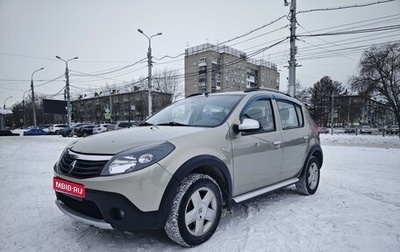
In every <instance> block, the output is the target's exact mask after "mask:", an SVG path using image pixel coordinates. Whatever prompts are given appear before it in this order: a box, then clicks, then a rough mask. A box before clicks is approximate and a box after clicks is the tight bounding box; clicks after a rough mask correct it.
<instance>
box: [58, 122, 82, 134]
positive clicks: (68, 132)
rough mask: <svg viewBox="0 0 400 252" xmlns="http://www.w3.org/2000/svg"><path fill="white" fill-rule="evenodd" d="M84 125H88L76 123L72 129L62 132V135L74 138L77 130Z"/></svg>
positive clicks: (62, 130)
mask: <svg viewBox="0 0 400 252" xmlns="http://www.w3.org/2000/svg"><path fill="white" fill-rule="evenodd" d="M83 125H87V123H75V124H72V125H71V127H65V128H63V129H61V130H60V135H62V136H63V137H72V136H74V134H75V130H76V129H77V128H79V127H81V126H83Z"/></svg>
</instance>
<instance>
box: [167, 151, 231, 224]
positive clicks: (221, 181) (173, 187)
mask: <svg viewBox="0 0 400 252" xmlns="http://www.w3.org/2000/svg"><path fill="white" fill-rule="evenodd" d="M191 173H201V174H207V175H209V176H210V177H212V178H213V179H214V180H215V181H216V182H217V183H218V185H219V187H220V189H221V192H222V197H223V200H224V204H225V205H226V206H227V207H229V206H230V204H231V202H230V199H231V198H232V180H231V175H230V172H229V169H228V167H227V166H226V165H225V164H224V162H223V161H222V160H220V159H219V158H217V157H214V156H211V155H200V156H196V157H193V158H191V159H189V160H188V161H186V162H185V163H184V164H183V165H182V166H181V167H179V169H178V170H177V171H176V172H175V173H174V174H173V176H172V179H171V180H170V182H169V183H168V186H167V188H166V190H165V191H164V195H163V198H162V200H161V205H160V210H161V211H162V213H163V214H162V215H161V216H162V217H161V218H162V220H161V221H166V219H167V217H168V214H169V209H170V208H171V204H172V201H173V199H174V197H175V194H176V191H177V189H178V187H179V186H180V184H181V182H182V181H183V179H184V178H185V177H187V176H188V175H189V174H191Z"/></svg>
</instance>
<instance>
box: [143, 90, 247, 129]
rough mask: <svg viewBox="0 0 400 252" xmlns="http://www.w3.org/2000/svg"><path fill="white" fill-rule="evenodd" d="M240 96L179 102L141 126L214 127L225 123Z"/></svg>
mask: <svg viewBox="0 0 400 252" xmlns="http://www.w3.org/2000/svg"><path fill="white" fill-rule="evenodd" d="M242 97H243V96H242V95H201V96H193V97H190V98H187V99H184V100H180V101H178V102H176V103H174V104H172V105H170V106H168V107H166V108H165V109H163V110H161V111H160V112H158V113H157V114H155V115H154V116H152V117H151V118H149V119H147V120H146V121H144V122H143V123H142V124H141V125H167V126H195V127H215V126H218V125H221V124H222V123H223V122H225V120H226V118H227V117H228V115H229V114H230V113H231V111H232V110H233V109H234V108H235V106H236V105H237V103H238V102H239V101H240V99H241V98H242Z"/></svg>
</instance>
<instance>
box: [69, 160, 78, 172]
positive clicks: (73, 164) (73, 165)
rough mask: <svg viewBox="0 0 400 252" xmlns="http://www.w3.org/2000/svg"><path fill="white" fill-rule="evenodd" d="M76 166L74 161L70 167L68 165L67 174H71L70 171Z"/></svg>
mask: <svg viewBox="0 0 400 252" xmlns="http://www.w3.org/2000/svg"><path fill="white" fill-rule="evenodd" d="M75 165H76V160H74V161H73V162H72V163H71V164H70V165H69V172H68V174H71V172H72V170H73V169H75Z"/></svg>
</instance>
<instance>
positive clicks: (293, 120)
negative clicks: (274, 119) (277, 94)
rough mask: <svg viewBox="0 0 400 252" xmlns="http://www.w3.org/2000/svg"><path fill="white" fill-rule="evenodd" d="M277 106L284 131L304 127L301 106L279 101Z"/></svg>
mask: <svg viewBox="0 0 400 252" xmlns="http://www.w3.org/2000/svg"><path fill="white" fill-rule="evenodd" d="M277 105H278V109H279V116H280V119H281V123H282V128H283V129H293V128H300V127H303V126H304V115H303V110H302V108H301V106H300V105H298V104H296V103H293V102H290V101H277Z"/></svg>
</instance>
